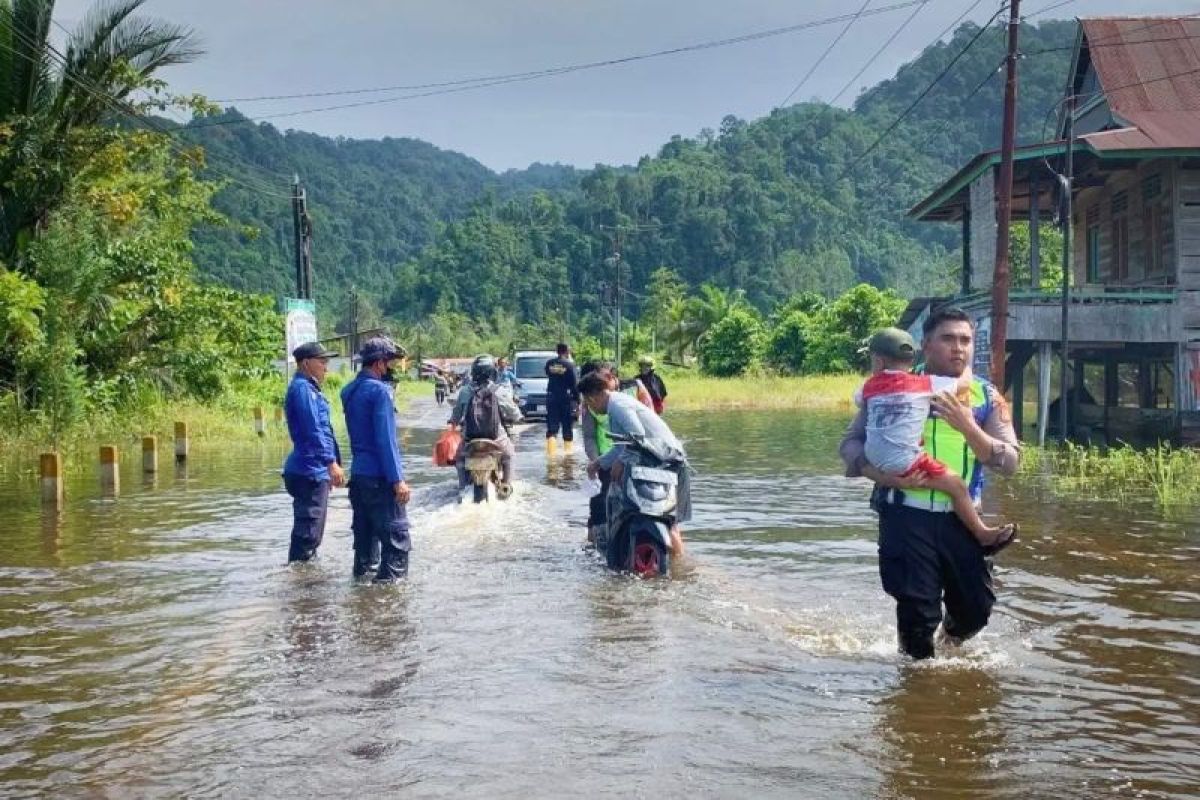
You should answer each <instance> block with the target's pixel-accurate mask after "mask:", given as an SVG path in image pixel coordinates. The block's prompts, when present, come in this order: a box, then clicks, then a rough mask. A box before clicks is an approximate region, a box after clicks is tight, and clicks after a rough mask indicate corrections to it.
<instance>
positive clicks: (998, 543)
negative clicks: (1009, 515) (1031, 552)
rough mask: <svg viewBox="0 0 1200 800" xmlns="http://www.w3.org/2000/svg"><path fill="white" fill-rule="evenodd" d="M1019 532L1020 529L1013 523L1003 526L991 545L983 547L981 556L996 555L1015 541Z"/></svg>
mask: <svg viewBox="0 0 1200 800" xmlns="http://www.w3.org/2000/svg"><path fill="white" fill-rule="evenodd" d="M1019 531H1020V528H1019V527H1018V525H1017V523H1015V522H1010V523H1009V524H1007V525H1005V526H1004V527H1003V528H1001V529H1000V532H999V533H997V534H996V538H995V539H993V540H992V543H991V544H988V545H984V547H983V554H984V555H985V556H994V555H996V554H997V553H999V552H1000V551H1001V550H1003V549H1004V548H1006V547H1008V546H1009V545H1010V544H1012V543H1013V542H1015V541H1016V540H1017V533H1018V532H1019Z"/></svg>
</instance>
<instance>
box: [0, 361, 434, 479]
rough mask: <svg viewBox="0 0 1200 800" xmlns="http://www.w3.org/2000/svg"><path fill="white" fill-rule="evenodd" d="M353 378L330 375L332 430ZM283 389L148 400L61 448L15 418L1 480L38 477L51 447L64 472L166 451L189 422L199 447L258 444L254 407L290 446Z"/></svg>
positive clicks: (73, 434)
mask: <svg viewBox="0 0 1200 800" xmlns="http://www.w3.org/2000/svg"><path fill="white" fill-rule="evenodd" d="M348 379H349V378H348V376H343V375H338V374H330V375H329V377H328V378H327V382H326V385H325V395H326V397H328V398H329V400H330V403H331V404H332V406H333V424H334V428H335V429H336V430H338V431H339V432H340V431H341V430H342V428H343V427H344V423H343V421H342V408H341V400H340V398H339V397H338V392H339V390H340V389H341V386H342V385H343V384H344V383H345V381H346V380H348ZM426 386H427V384H423V383H416V382H413V381H404V382H401V383H400V384H398V386H397V390H396V399H397V405H398V406H399V407H400V408H401V409H403V408H404V407H405V406H406V405H407V403H408V402H409V400H410V399H411V398H412V397H415V396H417V395H418V394H421V393H424V391H425V389H426ZM285 390H286V386H285V385H284V382H283V378H282V377H280V378H277V379H276V378H272V379H266V380H261V381H253V382H248V383H246V384H243V385H241V386H239V387H238V388H237V389H235V390H233V391H229V392H226V393H225V394H223V395H221V396H220V397H218V398H216V399H215V400H213V401H211V402H207V403H205V402H200V401H198V400H177V399H174V400H173V399H167V398H164V397H154V396H151V397H146V398H143V400H142V402H140V403H139V404H137V406H136V407H130V408H124V409H119V410H117V411H112V412H106V413H97V412H91V413H88V414H86V415H85V416H84V417H83V418H82V419H80V420H79V421H78V422H77V423H76V424H75V425H74V426H72V427H71V428H70V429H69V430H67V431H65V432H63V433H62V434H61V435H60V437H59V440H58V445H57V447H55V446H54V438H53V436H52V434H51V430H50V427H49V425H48V424H47V423H46V422H45V421H44V420H42V419H40V418H38V417H37V416H35V415H33V414H25V415H19V414H17V413H16V412H13V414H12V416H13V417H14V419H15V424H6V425H4V426H2V427H0V475H3V474H12V473H13V472H29V473H33V472H36V470H37V465H38V455H39V454H40V453H43V452H46V451H48V450H53V449H57V450H58V452H59V453H61V454H62V456H63V466H64V469H65V470H67V471H68V472H79V471H83V470H92V469H94V468H95V465H96V452H97V448H98V447H99V446H100V445H102V444H111V445H116V446H117V447H119V448H121V450H122V451H124V454H123V456H122V457H123V458H124V457H127V456H129V455H130V454H131V453H133V452H135V451H136V452H140V449H141V440H142V437H143V436H157V437H158V439H159V447H160V448H170V447H171V443H172V442H173V441H174V430H175V423H176V422H186V423H187V425H188V437H189V438H190V440H191V441H192V443H193V444H199V445H201V446H203V445H204V444H205V443H212V442H239V441H247V442H248V441H255V440H258V436H257V434H256V433H255V428H254V410H255V408H262V409H263V416H264V419H265V422H266V425H265V435H264V436H263V440H265V441H275V440H279V441H285V440H286V439H287V426H286V425H285V424H284V423H283V422H282V421H281V420H280V419H278V418H277V416H276V412H277V409H281V408H282V404H283V395H284V391H285ZM430 392H432V389H430Z"/></svg>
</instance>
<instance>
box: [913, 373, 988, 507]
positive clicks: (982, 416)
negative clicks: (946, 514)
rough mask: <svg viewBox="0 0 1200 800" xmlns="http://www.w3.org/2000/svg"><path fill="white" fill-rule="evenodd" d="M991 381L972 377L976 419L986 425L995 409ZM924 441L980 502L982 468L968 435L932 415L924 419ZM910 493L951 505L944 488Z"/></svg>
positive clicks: (933, 503) (935, 504) (932, 504)
mask: <svg viewBox="0 0 1200 800" xmlns="http://www.w3.org/2000/svg"><path fill="white" fill-rule="evenodd" d="M988 385H989V384H988V382H987V381H985V380H983V379H982V378H974V379H973V380H972V381H971V410H972V411H973V412H974V414H975V421H976V422H977V423H979V424H980V425H983V423H984V421H985V420H986V419H987V418H988V415H989V414H990V413H991V412H992V398H991V395H990V394H989V393H988V391H987V387H988ZM922 445H923V446H924V448H925V452H926V453H928V454H929V455H930V457H932V458H933V459H935V460H936V461H940V462H942V463H943V464H945V465H946V466H947V467H949V469H950V471H951V472H952V473H954V474H955V475H957V476H959V477H960V478H962V479H963V482H965V483H966V484H967V488H968V489H969V490H970V492H971V498H972V499H974V500H975V501H976V502H978V500H979V497H980V495H981V494H982V492H983V468H982V465H981V464H980V463H979V459H978V458H977V457H976V455H975V451H974V450H972V449H971V447H970V445H968V444H967V439H966V437H965V436H963V435H962V434H961V433H959V432H958V431H956V430H954V428H952V427H950V426H949V425H947V424H946V423H945V422H943V421H942V420H940V419H938V418H937V417H930V418H929V419H927V420H925V431H924V437H923V441H922ZM911 494H913V495H916V497H919V498H920V499H921V500H922V501H923V500H924V499H925V497H924V495H926V494H927V495H928V499H929V505H930V507H931V508H938V509H942V508H948V507H949V505H950V495H948V494H946V493H945V492H935V491H933V490H932V489H930V490H929V491H928V492H920V493H918V492H913V493H911ZM916 497H914V499H916ZM922 505H923V503H922Z"/></svg>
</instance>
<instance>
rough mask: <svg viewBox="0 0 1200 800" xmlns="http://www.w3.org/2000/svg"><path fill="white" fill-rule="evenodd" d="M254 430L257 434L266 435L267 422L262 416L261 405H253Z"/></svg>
mask: <svg viewBox="0 0 1200 800" xmlns="http://www.w3.org/2000/svg"><path fill="white" fill-rule="evenodd" d="M254 432H255V433H257V434H258V435H259V436H266V435H267V423H266V419H265V418H264V417H263V410H262V406H255V407H254Z"/></svg>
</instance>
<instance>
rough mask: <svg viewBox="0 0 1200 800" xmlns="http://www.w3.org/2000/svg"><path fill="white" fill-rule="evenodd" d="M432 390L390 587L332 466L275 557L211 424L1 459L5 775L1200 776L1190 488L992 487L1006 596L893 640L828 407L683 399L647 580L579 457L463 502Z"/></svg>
mask: <svg viewBox="0 0 1200 800" xmlns="http://www.w3.org/2000/svg"><path fill="white" fill-rule="evenodd" d="M422 414H423V415H424V417H422V416H421V415H422ZM422 418H423V419H426V420H427V424H424V423H423V424H412V425H409V427H408V431H409V432H408V434H407V439H406V443H407V453H408V459H409V461H408V472H409V477H410V479H411V482H412V483H413V484H414V486H415V498H414V501H413V506H412V508H411V509H410V513H411V517H412V522H413V531H414V553H413V561H412V569H411V573H410V579H409V581H408V582H407V583H405V584H402V585H399V586H373V585H370V584H367V585H359V584H355V583H354V582H353V581H352V580H351V578H350V557H351V555H350V546H349V521H350V513H349V509H348V507H347V504H346V500H345V495H344V493H338V494H335V497H334V500H333V502H332V504H331V509H330V520H329V529H328V531H327V535H326V540H325V544H324V545H323V548H322V553H321V556H320V558H319V559H318V561H317V562H315V563H313V564H310V565H305V566H303V567H292V568H289V567H285V566H283V561H284V556H285V553H286V549H287V535H288V529H289V526H290V522H289V520H290V511H289V501H288V498H287V497H286V495H285V494H283V492H282V490H281V487H280V481H279V474H278V471H279V463H280V462H281V460H282V457H283V455H284V452H285V450H286V444H284V443H282V442H278V441H273V440H268V441H266V442H264V443H262V444H261V445H260V444H258V443H254V444H251V445H250V446H248V447H245V448H229V447H216V446H208V447H206V443H205V442H204V441H203V440H202V439H198V440H197V442H196V443H195V444H196V446H195V447H194V448H193V451H192V455H191V458H190V459H189V461H188V462H187V463H185V464H181V465H178V467H177V469H176V471H175V472H173V473H166V472H164V474H163V475H162V476H160V477H161V480H159V481H158V482H157V484H147V483H143V482H142V481H140V480H139V478H140V477H141V476H140V474H137V473H135V472H133V471H129V472H128V473H127V475H124V476H122V477H123V478H124V479H125V481H126V482H125V490H124V491H123V492H122V496H121V497H120V499H119V500H102V499H100V497H99V491H98V488H97V485H96V481H95V475H94V474H92V473H90V472H87V473H81V472H79V471H76V472H72V473H69V476H68V485H67V494H66V498H67V499H66V502H65V503H64V504H63V507H62V509H61V510H60V511H58V512H57V513H55V512H54V511H46V510H44V509H43V508H42V507H41V505H40V501H39V499H38V496H37V484H36V483H35V482H34V481H32V479H29V478H27V477H26V478H21V477H19V474H20V473H18V472H13V473H5V474H6V475H10V476H11V477H5V478H4V479H3V480H2V481H0V501H3V502H4V503H5V505H6V508H7V510H8V517H7V519H6V523H7V526H6V536H5V541H4V544H5V546H4V547H3V548H0V733H2V734H3V735H4V737H5V743H6V746H5V748H3V750H2V751H0V787H2V788H0V794H5V795H14V796H36V795H49V794H54V793H56V792H62V791H64V790H66V793H68V794H71V793H84V794H87V793H91V794H97V795H114V796H147V795H153V796H213V797H223V796H230V795H240V796H264V797H277V796H281V795H292V796H297V797H301V796H303V797H307V796H312V795H322V794H324V795H330V796H341V795H342V794H345V793H346V787H347V786H353V785H359V784H360V783H361V781H362V776H363V774H364V772H365V771H367V770H369V771H370V775H371V780H372V790H373V792H375V793H378V794H381V795H383V794H405V795H414V796H450V795H453V796H486V797H511V796H522V795H526V796H545V795H547V794H555V795H558V796H600V795H616V796H627V795H630V794H643V795H655V796H680V795H685V794H687V795H698V796H705V795H711V796H724V797H754V798H764V797H786V798H791V797H805V796H816V797H831V798H859V797H876V796H887V797H938V796H942V797H961V796H986V797H1021V796H1028V797H1092V796H1097V795H1098V794H1100V793H1103V794H1105V795H1113V794H1115V795H1116V796H1123V795H1126V794H1128V795H1135V794H1136V793H1137V792H1145V793H1147V796H1159V797H1187V796H1191V795H1194V794H1195V788H1196V786H1197V783H1198V781H1197V776H1198V775H1200V726H1198V725H1197V723H1196V720H1197V719H1200V678H1197V674H1198V672H1200V584H1198V582H1197V580H1198V579H1197V575H1196V569H1195V566H1196V564H1197V563H1200V538H1197V537H1198V535H1200V534H1198V533H1197V531H1198V530H1200V525H1197V524H1196V523H1197V519H1196V515H1195V514H1193V518H1192V519H1190V520H1189V519H1183V520H1181V519H1165V518H1163V517H1162V515H1160V514H1158V513H1157V512H1156V511H1155V510H1154V509H1153V507H1152V506H1151V505H1149V504H1137V503H1130V504H1127V505H1126V506H1125V507H1122V508H1117V507H1114V506H1112V505H1108V504H1096V503H1088V502H1075V501H1065V502H1064V501H1055V502H1049V499H1050V498H1049V497H1048V496H1047V495H1045V494H1044V493H1043V492H1044V488H1045V487H1044V486H1042V485H1041V483H1040V482H1039V481H1037V480H1034V481H1032V482H1029V483H1022V482H1009V483H1003V482H1002V483H997V484H996V485H995V486H994V487H993V490H992V491H991V492H990V493H989V495H988V497H987V503H988V506H989V509H992V510H995V511H997V512H998V513H1002V514H1003V515H1005V516H1008V517H1012V518H1014V519H1016V520H1018V521H1020V522H1021V523H1022V528H1023V530H1026V531H1028V534H1027V536H1026V538H1025V541H1024V542H1023V543H1022V545H1021V546H1018V547H1016V548H1012V549H1010V550H1009V551H1006V552H1005V554H1004V555H1003V557H1002V558H1001V559H999V562H1000V563H999V566H1000V574H999V586H1000V588H999V603H998V605H997V609H996V613H995V614H994V615H993V621H992V624H991V625H989V627H988V629H987V630H986V631H985V633H984V635H983V636H982V637H980V639H978V640H974V641H972V642H971V643H970V644H969V645H968V647H967V648H965V652H964V653H963V654H960V655H959V656H956V657H954V658H949V659H946V658H943V659H940V660H938V661H936V662H935V663H934V664H932V665H922V666H920V667H914V666H911V665H906V664H905V663H904V662H903V661H902V660H901V659H900V658H899V657H898V656H897V655H896V653H895V640H894V622H893V613H894V609H893V606H892V603H891V601H890V600H889V599H888V598H887V597H886V596H885V595H884V594H883V592H882V590H881V589H880V587H879V583H878V574H877V567H876V557H875V545H874V537H875V532H874V517H873V515H872V514H871V513H870V512H869V510H868V509H867V506H866V487H865V485H863V484H862V483H860V482H854V481H846V480H843V479H841V478H840V477H839V476H838V470H839V466H838V464H837V461H836V455H835V447H836V442H837V438H838V435H839V434H840V431H841V428H842V424H843V421H844V420H842V419H841V418H840V417H839V416H836V415H835V416H828V415H819V414H811V413H807V414H804V413H800V414H798V413H793V412H779V413H731V412H727V411H726V412H714V413H702V414H675V415H673V416H672V418H671V423H672V425H673V426H674V427H675V428H676V429H677V430H678V431H679V433H680V434H681V436H682V437H683V438H684V439H685V440H686V442H687V444H688V448H689V452H690V453H691V455H692V456H693V459H694V460H695V462H696V466H697V467H698V473H699V474H698V477H697V480H696V482H695V486H694V495H695V499H696V518H695V519H694V521H693V523H692V524H691V525H689V526H688V531H687V538H688V549H689V557H690V559H691V561H692V562H693V563H692V565H691V568H690V569H687V570H684V571H682V572H679V573H676V575H675V580H672V581H669V582H663V581H657V582H644V581H638V580H632V579H629V578H622V577H619V576H613V575H610V574H608V573H607V572H606V571H605V570H604V569H603V568H602V566H601V565H600V563H599V560H598V559H597V558H595V557H594V556H592V555H590V554H586V553H584V552H583V551H582V550H581V549H580V545H581V543H582V540H583V527H582V524H583V520H584V517H585V515H586V509H587V498H586V497H585V494H586V492H585V491H584V481H583V465H584V464H583V456H582V453H581V452H579V451H576V452H575V453H574V454H571V455H559V456H558V457H556V458H553V459H548V458H547V455H546V452H545V445H544V438H543V437H542V436H541V430H540V429H538V428H532V429H529V430H527V431H526V432H524V433H522V434H520V435H519V436H518V437H517V443H518V454H517V473H518V483H517V491H516V494H515V496H514V497H513V499H512V500H510V501H509V502H507V503H493V504H487V505H484V506H474V505H472V504H466V505H463V506H459V505H457V504H456V503H455V502H454V499H455V492H454V477H453V471H452V470H445V469H439V468H435V467H433V466H432V464H431V463H430V462H429V459H428V457H427V454H428V453H429V451H430V447H431V445H432V443H433V440H434V438H435V437H436V436H437V434H438V433H439V432H440V429H441V426H442V425H443V424H444V419H445V412H444V410H443V411H442V412H440V413H428V411H427V410H423V411H420V413H419V414H418V415H417V416H416V419H418V420H420V419H422ZM409 419H412V417H411V415H410V417H409ZM135 466H139V465H136V464H132V463H131V464H130V465H129V467H130V469H131V470H132V468H133V467H135ZM164 466H165V465H164ZM314 754H318V755H319V758H317V759H316V761H314ZM314 764H315V765H316V766H314Z"/></svg>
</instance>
